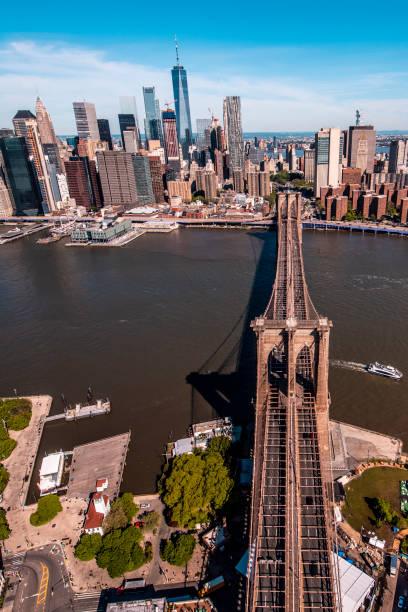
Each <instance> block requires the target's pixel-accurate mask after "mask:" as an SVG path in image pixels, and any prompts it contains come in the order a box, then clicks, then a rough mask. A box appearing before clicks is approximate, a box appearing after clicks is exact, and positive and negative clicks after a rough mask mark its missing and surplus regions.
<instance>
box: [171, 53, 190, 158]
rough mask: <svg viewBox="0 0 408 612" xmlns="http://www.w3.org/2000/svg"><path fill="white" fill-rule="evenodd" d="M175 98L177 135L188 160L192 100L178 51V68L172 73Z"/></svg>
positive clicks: (175, 67) (185, 72)
mask: <svg viewBox="0 0 408 612" xmlns="http://www.w3.org/2000/svg"><path fill="white" fill-rule="evenodd" d="M171 79H172V82H173V96H174V100H175V106H176V119H177V135H178V139H179V142H180V144H181V146H182V149H183V157H184V158H185V159H188V148H189V146H190V145H191V144H192V136H193V133H192V129H191V116H190V100H189V97H188V84H187V71H186V70H185V69H184V66H180V62H179V57H178V50H177V66H174V67H173V70H172V71H171Z"/></svg>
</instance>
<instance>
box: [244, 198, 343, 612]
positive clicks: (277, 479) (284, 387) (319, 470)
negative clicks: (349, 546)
mask: <svg viewBox="0 0 408 612" xmlns="http://www.w3.org/2000/svg"><path fill="white" fill-rule="evenodd" d="M277 215H278V221H277V243H278V258H277V267H276V277H275V283H274V286H273V290H272V295H271V298H270V301H269V304H268V306H267V308H266V310H265V313H264V314H263V316H262V317H258V318H256V319H255V321H253V322H252V324H251V325H252V328H253V329H254V331H255V333H256V336H257V359H258V367H257V400H256V414H255V434H254V473H253V482H252V508H251V528H250V560H249V568H248V570H249V571H248V576H249V578H248V585H247V598H246V609H247V612H262V611H264V610H276V611H285V612H297V611H299V612H300V611H303V610H313V609H314V610H327V611H329V610H339V609H341V606H340V588H339V575H338V568H337V563H336V562H333V559H334V558H335V559H337V557H334V555H332V551H333V549H334V539H335V531H334V527H333V526H334V513H333V508H334V502H333V489H332V470H331V453H330V444H329V420H328V409H329V392H328V370H329V335H330V328H331V326H332V324H331V322H330V321H329V320H328V319H327V318H325V317H321V316H320V315H318V314H317V312H316V310H315V308H314V306H313V303H312V301H311V299H310V296H309V293H308V289H307V284H306V280H305V273H304V266H303V255H302V220H301V196H300V194H294V193H288V194H280V195H279V196H278V203H277Z"/></svg>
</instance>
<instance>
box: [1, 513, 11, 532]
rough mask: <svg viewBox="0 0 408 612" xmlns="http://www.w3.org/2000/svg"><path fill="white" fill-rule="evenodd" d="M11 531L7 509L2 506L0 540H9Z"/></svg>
mask: <svg viewBox="0 0 408 612" xmlns="http://www.w3.org/2000/svg"><path fill="white" fill-rule="evenodd" d="M10 533H11V529H10V527H9V524H8V522H7V518H6V513H5V511H4V510H3V509H2V508H0V540H7V538H8V537H9V535H10Z"/></svg>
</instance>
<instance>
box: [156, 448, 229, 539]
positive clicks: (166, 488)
mask: <svg viewBox="0 0 408 612" xmlns="http://www.w3.org/2000/svg"><path fill="white" fill-rule="evenodd" d="M233 484H234V482H233V480H232V478H231V477H230V473H229V469H228V467H227V466H226V465H225V463H224V460H223V458H222V456H221V455H220V453H218V452H200V451H198V452H196V453H194V454H193V455H187V454H184V455H180V456H179V457H176V458H175V459H174V460H173V462H172V464H171V470H170V474H169V475H168V476H167V478H166V479H165V481H164V482H163V484H162V487H161V491H160V493H161V496H162V498H163V501H164V503H165V504H166V506H167V507H168V508H169V510H170V513H171V519H172V521H174V522H176V523H177V524H178V525H180V526H183V527H187V526H188V527H190V528H191V527H194V526H195V524H196V523H202V522H207V521H208V519H209V518H210V516H212V515H214V514H215V511H217V510H220V509H221V508H222V507H223V506H224V504H225V503H226V502H227V501H228V498H229V496H230V493H231V490H232V487H233Z"/></svg>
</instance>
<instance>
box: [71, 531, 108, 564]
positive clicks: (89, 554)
mask: <svg viewBox="0 0 408 612" xmlns="http://www.w3.org/2000/svg"><path fill="white" fill-rule="evenodd" d="M101 548H102V536H101V535H100V534H99V533H93V534H89V533H84V534H83V535H82V536H81V539H80V540H79V542H78V544H77V545H76V546H75V553H74V556H75V557H76V558H77V559H80V560H81V561H90V560H91V559H94V558H95V556H96V554H97V553H98V552H99V550H100V549H101Z"/></svg>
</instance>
